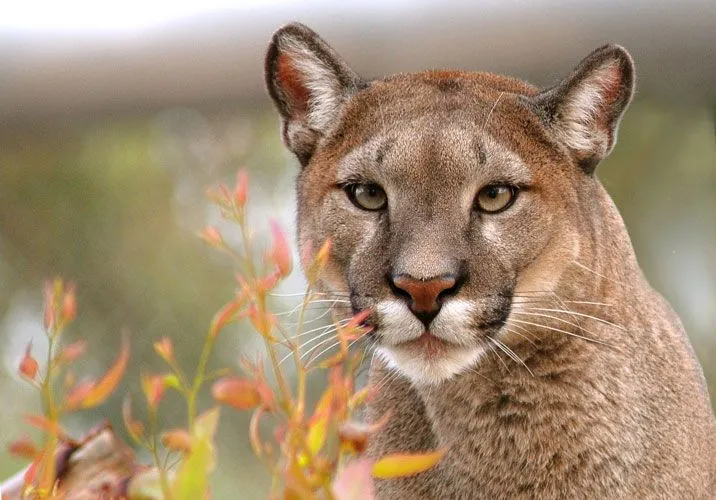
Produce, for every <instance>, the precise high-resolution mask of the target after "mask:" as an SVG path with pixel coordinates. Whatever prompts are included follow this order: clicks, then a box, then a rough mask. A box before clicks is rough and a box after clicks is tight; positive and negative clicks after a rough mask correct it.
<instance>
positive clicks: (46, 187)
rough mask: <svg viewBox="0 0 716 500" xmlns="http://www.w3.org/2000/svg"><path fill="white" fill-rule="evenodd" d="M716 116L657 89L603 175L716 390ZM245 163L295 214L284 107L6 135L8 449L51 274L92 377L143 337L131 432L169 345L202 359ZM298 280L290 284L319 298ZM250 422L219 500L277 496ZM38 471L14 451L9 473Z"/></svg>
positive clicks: (225, 354)
mask: <svg viewBox="0 0 716 500" xmlns="http://www.w3.org/2000/svg"><path fill="white" fill-rule="evenodd" d="M713 120H714V116H713V111H712V110H710V109H701V108H688V109H684V108H682V107H681V106H679V105H678V104H671V103H654V102H649V101H648V100H646V99H645V98H642V99H641V101H639V102H637V103H636V104H635V105H634V106H633V108H632V110H631V111H630V112H629V113H627V116H626V118H625V120H624V122H623V124H622V127H621V133H620V138H619V143H618V145H617V147H616V149H615V151H614V153H613V154H612V155H611V156H610V157H609V158H608V159H607V160H606V161H605V162H603V164H602V165H601V166H600V169H599V175H600V177H601V178H602V180H603V182H604V183H605V186H606V187H607V189H608V190H609V192H610V193H611V194H612V195H613V197H614V200H615V202H616V203H617V205H618V206H619V208H620V210H621V211H622V214H623V216H624V218H625V220H626V223H627V227H628V228H629V230H630V234H631V236H632V239H633V242H634V246H635V248H636V251H637V255H638V256H639V259H640V262H641V264H642V267H643V268H644V271H645V273H646V275H647V276H648V277H649V279H650V281H651V282H652V283H653V285H654V286H655V287H656V288H657V289H658V290H660V291H661V292H662V293H664V295H665V296H666V297H667V298H668V299H669V300H670V301H671V302H672V304H673V306H674V307H675V309H676V310H677V312H678V313H679V314H680V315H681V318H682V320H683V321H684V324H685V326H686V328H687V330H688V332H689V335H690V336H691V339H692V341H693V343H694V346H695V349H696V352H697V355H698V356H699V358H700V360H701V362H702V363H703V365H704V369H705V372H706V375H707V378H708V379H709V383H710V387H711V393H712V395H713V394H714V393H716V357H715V355H716V335H714V328H715V325H716V307H714V304H716V224H714V222H715V221H714V214H716V141H714V125H713ZM239 167H243V168H246V169H248V170H249V171H250V175H251V178H252V185H253V186H252V196H253V197H254V199H255V200H256V201H257V203H254V202H252V206H253V207H254V209H255V210H254V211H255V212H256V213H255V216H256V217H257V218H262V219H264V220H265V219H266V218H268V217H269V216H278V217H279V218H281V219H283V220H284V221H287V220H288V221H290V220H291V218H292V214H293V211H294V208H293V203H294V201H293V200H294V197H293V187H292V184H293V178H294V176H295V168H297V167H296V163H295V162H294V160H293V159H292V158H290V157H289V156H288V154H287V153H285V152H284V150H283V148H282V147H281V146H280V144H279V134H278V125H277V118H276V117H275V115H274V113H273V112H272V111H269V110H264V109H254V110H253V111H246V109H229V108H228V107H227V108H226V109H222V110H216V109H190V108H171V109H167V110H163V111H160V112H157V113H151V114H147V115H143V116H122V115H109V116H100V117H96V118H94V119H89V118H85V119H83V120H75V121H69V122H59V121H56V122H51V121H48V122H45V123H33V124H27V125H24V126H20V125H16V126H14V127H13V128H5V129H3V130H0V284H1V285H2V286H0V359H2V368H1V369H2V375H1V376H0V394H2V397H3V401H6V402H7V401H13V403H14V404H13V405H7V404H6V405H5V410H4V411H3V412H2V414H1V415H0V426H2V428H3V440H0V441H2V442H0V446H5V445H7V442H6V441H4V440H5V439H7V440H9V439H10V437H11V436H14V435H16V434H17V431H18V428H19V427H20V425H21V424H20V422H21V419H20V415H21V414H24V413H28V412H31V411H33V410H34V409H36V408H34V407H33V405H34V404H36V403H34V399H33V397H32V395H31V394H28V392H27V388H26V387H25V386H24V385H23V384H19V383H17V375H16V367H17V363H18V361H19V360H20V359H21V358H22V356H23V352H24V348H25V345H26V344H27V341H28V340H29V339H30V338H34V339H35V341H36V344H35V345H34V348H35V349H36V350H37V352H38V357H41V356H42V354H41V352H42V349H43V348H44V349H46V348H47V346H46V345H45V346H44V347H43V346H42V345H41V338H42V297H41V296H40V293H39V292H38V290H39V289H40V287H41V284H42V283H43V282H44V281H45V280H46V279H47V278H48V277H52V276H55V275H62V276H63V277H66V278H68V279H70V280H72V281H73V282H74V283H76V285H77V302H78V309H79V312H80V314H79V315H78V319H77V322H76V325H75V327H74V328H73V332H74V333H75V334H76V335H78V336H81V337H82V338H85V339H87V341H88V352H90V353H92V354H93V355H94V356H95V357H94V358H89V359H86V360H84V361H83V362H82V363H80V365H81V366H80V368H79V371H80V372H82V373H85V372H88V373H93V374H97V375H99V374H100V373H102V372H104V371H105V369H106V367H107V366H109V364H110V363H111V362H112V360H113V359H114V358H115V357H116V351H117V349H118V346H119V344H120V332H122V331H123V330H127V331H128V332H129V334H130V336H131V341H132V358H131V366H130V367H129V368H128V370H127V373H128V376H127V378H126V379H125V380H124V381H123V384H122V387H120V388H119V389H118V390H117V392H116V394H118V395H119V396H117V395H115V396H114V397H112V398H111V399H110V400H109V403H108V407H107V410H106V411H107V412H108V413H107V415H109V417H110V420H111V421H112V423H113V424H114V425H115V428H117V429H122V424H121V410H120V406H121V395H122V394H125V393H127V392H134V393H135V395H137V394H138V391H139V389H138V388H139V387H140V384H139V380H138V375H139V373H140V367H141V369H143V370H145V371H150V372H151V371H155V372H156V371H158V370H159V369H160V364H159V363H158V361H157V357H156V356H155V355H153V351H152V342H154V341H156V340H158V339H159V338H160V337H162V336H166V335H169V336H171V337H172V338H173V340H174V343H175V345H176V352H177V355H178V356H179V358H180V359H179V362H180V363H181V364H183V365H186V366H194V365H195V363H196V361H197V358H198V356H199V352H200V350H201V345H202V343H203V340H204V332H205V331H206V327H207V325H208V324H209V323H210V321H211V317H212V315H213V313H214V312H215V310H216V308H217V306H218V305H220V304H222V303H223V302H224V301H225V299H226V297H228V296H230V294H231V291H232V289H233V287H234V278H233V272H232V268H231V267H230V265H229V264H228V263H226V261H225V260H223V259H220V258H216V256H215V255H213V254H212V253H211V251H210V250H209V249H207V248H206V246H205V245H204V244H203V243H202V242H201V240H200V239H199V238H197V237H196V233H197V231H198V230H199V229H201V228H202V227H204V226H205V225H207V224H219V222H218V221H217V220H216V215H215V211H214V210H212V209H211V208H210V207H209V202H208V200H206V198H205V195H204V193H205V189H206V187H207V186H209V185H213V184H216V183H217V182H218V181H221V180H224V181H227V182H229V183H230V182H232V181H233V176H234V175H235V172H236V171H237V169H238V168H239ZM256 209H257V210H256ZM296 274H297V273H294V276H293V277H292V278H291V279H290V280H289V282H288V284H287V285H286V288H285V291H287V292H294V293H296V292H301V291H302V289H303V284H302V281H301V279H300V277H296ZM237 328H239V329H240V328H242V327H241V326H239V327H237ZM237 339H239V341H238V342H237ZM242 339H243V340H242ZM71 340H73V339H71V338H70V339H68V341H71ZM251 342H252V341H251V340H250V338H249V337H246V336H243V335H241V332H239V334H238V335H225V336H223V337H222V338H221V339H220V340H219V345H218V346H217V351H216V352H217V356H216V357H217V358H218V359H217V360H216V362H217V365H220V366H226V365H232V366H236V364H237V363H238V360H239V352H241V351H248V352H251V351H255V350H257V349H260V346H258V345H255V344H252V343H251ZM237 344H238V345H237ZM314 389H315V388H314ZM712 399H713V398H712ZM204 403H207V404H208V401H205V402H204ZM164 404H166V410H165V411H164V412H163V415H165V416H168V418H167V420H166V421H165V422H162V423H161V425H162V426H163V427H167V428H168V427H172V426H173V425H175V424H176V423H177V422H173V421H172V418H174V417H173V416H176V418H179V417H180V415H181V414H182V412H181V410H180V408H181V407H182V406H181V402H180V401H179V400H178V399H177V398H174V397H173V395H172V394H167V396H166V400H165V403H164ZM172 405H174V406H172ZM205 406H206V405H205ZM138 416H139V417H142V415H141V414H138ZM100 418H102V417H101V415H100V414H93V413H92V412H85V413H83V414H82V416H78V417H76V420H74V421H70V422H69V423H68V428H69V429H70V431H72V430H73V429H74V430H77V431H81V430H82V431H83V430H86V429H87V428H89V427H90V426H91V425H93V424H94V423H96V422H97V420H99V419H100ZM248 418H249V417H248V416H246V415H242V414H233V413H232V414H227V415H226V416H225V418H224V417H222V425H221V428H220V430H219V437H218V442H219V443H220V446H219V452H220V459H219V460H220V462H221V463H222V464H223V465H222V467H221V468H220V469H219V470H217V472H216V473H215V474H214V479H215V495H216V498H229V497H232V496H234V495H235V493H236V490H235V488H236V485H237V484H240V485H241V490H242V493H243V494H242V496H243V497H244V498H259V497H262V496H263V494H261V493H260V492H263V491H265V490H266V488H267V486H268V484H267V475H266V473H265V471H264V470H263V468H262V465H261V464H260V463H259V462H257V461H256V460H255V458H254V457H253V456H252V453H251V450H250V446H249V443H248V436H247V432H246V429H247V427H248ZM82 419H84V420H82ZM222 443H229V444H227V445H223V446H222ZM20 465H21V463H20V462H18V461H14V460H12V459H10V458H9V457H7V456H6V455H3V454H0V476H2V477H6V476H8V475H10V473H12V472H14V471H16V470H18V469H19V467H20Z"/></svg>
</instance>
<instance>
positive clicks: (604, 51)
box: [532, 45, 634, 174]
mask: <svg viewBox="0 0 716 500" xmlns="http://www.w3.org/2000/svg"><path fill="white" fill-rule="evenodd" d="M633 94H634V63H633V61H632V58H631V56H630V55H629V53H628V52H627V51H626V50H625V49H624V48H623V47H620V46H619V45H605V46H604V47H601V48H599V49H597V50H595V51H594V52H592V53H591V54H589V55H588V56H587V57H586V58H584V60H582V62H581V63H579V65H578V66H577V67H576V68H575V69H574V71H573V72H572V74H571V75H569V76H568V77H567V78H565V79H564V80H562V81H561V82H559V83H558V84H557V85H555V86H554V87H551V88H549V89H547V90H544V91H542V92H540V93H539V94H537V95H536V96H534V97H533V98H532V100H533V103H534V105H535V106H536V111H537V113H538V114H539V115H540V116H541V118H542V120H543V121H544V122H545V123H546V124H547V126H548V127H549V128H550V129H551V130H552V131H553V133H554V134H555V136H556V137H557V138H558V139H559V140H560V141H561V142H562V143H563V144H564V145H565V146H567V147H568V148H569V149H570V150H571V151H572V153H573V154H574V157H575V159H576V160H577V161H578V162H579V165H580V166H581V167H582V169H583V170H584V171H585V172H587V173H588V174H591V173H592V172H594V169H595V168H596V166H597V164H598V163H599V162H600V161H601V160H602V159H604V158H605V157H606V156H607V155H608V154H609V153H610V152H611V150H612V148H613V147H614V143H615V142H616V138H617V128H618V127H619V121H620V120H621V117H622V115H623V114H624V111H625V110H626V108H627V106H628V105H629V102H630V101H631V98H632V95H633Z"/></svg>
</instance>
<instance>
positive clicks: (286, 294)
mask: <svg viewBox="0 0 716 500" xmlns="http://www.w3.org/2000/svg"><path fill="white" fill-rule="evenodd" d="M309 293H310V295H312V296H313V295H339V296H348V295H349V292H309ZM269 295H270V296H271V297H304V296H305V295H306V292H297V293H275V292H274V293H269Z"/></svg>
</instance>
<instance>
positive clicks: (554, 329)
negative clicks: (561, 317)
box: [507, 318, 614, 347]
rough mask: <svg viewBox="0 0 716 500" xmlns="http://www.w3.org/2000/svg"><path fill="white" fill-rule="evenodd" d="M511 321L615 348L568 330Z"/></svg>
mask: <svg viewBox="0 0 716 500" xmlns="http://www.w3.org/2000/svg"><path fill="white" fill-rule="evenodd" d="M510 321H514V322H517V323H522V324H525V325H532V326H536V327H538V328H544V329H546V330H553V331H555V332H561V333H564V334H566V335H571V336H573V337H577V338H580V339H583V340H588V341H589V342H594V343H596V344H602V345H605V346H607V347H614V346H612V345H611V344H608V343H607V342H604V341H602V340H597V339H592V338H589V337H585V336H583V335H578V334H576V333H573V332H568V331H567V330H562V329H560V328H554V327H551V326H547V325H540V324H539V323H532V322H530V321H523V320H520V319H515V318H511V319H508V320H507V322H508V323H509V322H510Z"/></svg>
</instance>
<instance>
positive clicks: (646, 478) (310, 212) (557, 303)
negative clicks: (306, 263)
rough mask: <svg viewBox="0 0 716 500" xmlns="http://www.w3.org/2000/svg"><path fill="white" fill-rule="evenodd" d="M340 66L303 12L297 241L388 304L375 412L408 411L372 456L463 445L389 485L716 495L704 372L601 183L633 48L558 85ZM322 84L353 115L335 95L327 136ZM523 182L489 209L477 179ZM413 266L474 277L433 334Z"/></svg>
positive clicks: (354, 290)
mask: <svg viewBox="0 0 716 500" xmlns="http://www.w3.org/2000/svg"><path fill="white" fill-rule="evenodd" d="M282 44H283V45H284V46H286V47H290V48H291V50H292V51H293V54H294V57H295V54H302V55H300V56H299V57H307V58H309V60H300V61H295V62H293V63H291V61H290V60H289V64H290V68H293V69H295V70H296V71H299V73H300V71H301V69H302V68H303V70H305V69H306V68H311V67H320V75H318V76H316V75H310V76H309V75H306V76H305V77H304V79H303V80H301V78H300V74H299V76H298V79H296V75H295V74H293V73H292V74H291V78H289V79H286V78H284V79H282V78H281V75H280V72H277V71H275V69H274V67H275V64H274V61H275V60H276V58H277V57H280V55H281V52H280V46H281V45H282ZM277 47H279V49H277ZM337 57H338V56H337V55H336V54H335V53H334V52H333V51H332V49H330V47H328V46H327V45H325V42H323V41H322V40H320V38H318V37H317V35H315V33H313V32H312V31H310V30H309V29H308V28H306V27H304V26H302V25H296V24H294V25H289V26H287V27H285V28H282V30H279V32H277V33H276V35H274V41H273V42H272V47H271V48H270V50H269V55H268V57H267V82H268V86H269V91H270V92H271V95H272V96H273V97H274V99H275V100H276V104H277V106H278V108H279V111H280V112H281V115H282V118H283V120H284V131H286V130H290V129H292V128H293V129H300V130H303V131H304V132H303V135H300V136H297V135H296V136H290V135H287V134H286V132H285V134H284V138H285V140H286V142H287V145H288V147H289V148H291V149H292V150H293V151H294V152H296V154H297V155H298V156H299V159H301V161H302V163H303V164H304V167H303V169H302V171H301V173H300V176H299V179H298V203H299V207H298V208H299V212H298V226H299V239H300V245H301V246H302V247H303V248H307V247H309V246H310V247H311V248H314V249H315V248H317V247H318V245H320V243H321V242H323V241H324V240H326V239H328V238H330V239H331V240H332V241H333V252H332V256H331V262H330V266H329V272H328V273H327V275H326V277H325V278H324V280H323V283H322V286H323V289H324V291H326V292H327V293H336V294H338V293H349V294H350V299H351V304H352V309H353V311H357V310H361V309H365V308H371V309H372V310H373V311H374V312H373V315H372V316H371V318H370V323H371V324H372V325H373V326H374V327H375V331H374V333H372V334H371V335H372V337H371V340H373V341H374V342H375V344H376V346H377V349H378V351H377V352H378V354H377V355H376V356H375V357H374V362H373V365H372V367H371V376H370V378H371V382H372V383H373V384H375V386H376V387H379V392H378V396H377V397H376V398H375V399H374V400H373V401H372V402H371V404H370V408H369V414H368V417H369V419H371V420H377V419H378V418H380V417H381V416H382V415H383V414H384V413H385V412H387V411H390V412H391V414H392V418H391V420H390V422H389V424H388V425H387V426H386V427H385V428H384V429H383V430H381V431H380V432H379V434H378V435H376V436H375V437H374V439H373V440H372V442H371V446H370V450H369V453H370V455H371V456H373V457H376V458H377V457H380V456H382V455H384V454H386V453H393V452H411V451H413V452H414V451H425V450H432V449H435V448H446V449H447V450H448V451H447V454H446V455H445V457H444V458H443V460H442V461H441V462H440V463H439V465H438V466H436V467H435V468H433V469H431V470H430V471H428V472H425V473H422V474H419V475H417V476H414V477H411V478H407V479H400V480H391V481H379V482H378V484H377V491H378V497H379V498H382V499H396V498H406V499H410V500H416V499H422V498H424V499H433V498H458V499H472V498H485V499H503V498H504V499H515V498H525V499H526V498H538V499H551V498H565V499H574V498H600V499H604V498H609V499H611V498H659V499H660V498H663V499H672V498H685V499H686V498H713V494H714V488H715V487H714V482H715V481H716V424H715V423H714V416H713V414H712V411H711V409H710V405H709V397H708V394H707V390H706V386H705V382H704V379H703V375H702V372H701V368H700V366H699V364H698V362H697V360H696V359H695V357H694V354H693V351H692V348H691V346H690V345H689V342H688V339H687V337H686V334H685V332H684V330H683V327H682V325H681V323H680V321H679V319H678V317H677V316H676V315H675V314H674V312H673V311H672V309H671V307H670V306H669V305H668V304H667V303H666V301H665V300H664V299H663V298H662V297H661V296H660V295H659V294H658V293H657V292H655V291H654V290H653V289H652V288H651V287H650V286H649V284H648V283H647V281H646V279H645V278H644V276H643V275H642V272H641V270H640V268H639V265H638V263H637V261H636V258H635V256H634V252H633V249H632V246H631V242H630V240H629V237H628V235H627V232H626V230H625V228H624V224H623V222H622V220H621V217H620V216H619V213H618V211H617V209H616V208H615V206H614V205H613V203H612V201H611V199H610V198H609V196H608V194H607V193H606V191H605V190H604V188H603V187H602V186H601V184H600V183H599V181H598V180H597V179H596V177H595V176H594V175H592V171H593V170H594V167H595V166H596V164H597V163H598V161H599V160H600V159H602V158H603V157H604V156H605V155H606V154H608V152H609V151H610V150H611V148H612V147H613V145H614V142H615V140H616V131H617V126H618V123H619V119H620V118H621V115H622V113H623V111H624V109H625V108H626V106H627V105H628V103H629V100H630V98H631V94H632V90H633V67H632V63H631V59H630V58H629V56H628V54H626V52H625V51H624V50H623V49H621V48H619V47H616V46H607V47H604V48H602V49H599V50H598V51H595V52H594V53H593V54H592V55H590V56H589V57H588V58H586V59H585V60H584V61H583V62H582V63H581V65H580V66H578V67H577V69H576V70H575V71H574V72H573V73H572V75H570V76H569V77H568V78H567V79H565V80H563V81H562V82H560V83H559V84H557V85H555V86H554V87H552V88H550V89H547V90H545V91H538V90H537V89H535V88H533V87H532V86H530V85H527V84H525V83H523V82H520V81H518V80H514V79H510V78H507V77H503V76H498V75H491V74H486V73H464V72H455V71H428V72H424V73H417V74H407V75H396V76H393V77H390V78H386V79H382V80H375V81H370V82H363V81H360V80H357V79H356V77H355V74H354V73H352V72H351V73H349V74H346V73H345V71H349V70H346V68H347V66H346V65H345V63H343V62H342V61H341V60H340V59H337ZM311 58H314V59H315V60H313V59H311ZM282 64H283V63H282ZM326 68H333V70H332V71H335V73H336V74H335V75H334V79H333V80H331V76H330V74H329V73H330V71H328V70H327V69H326ZM321 79H327V80H326V81H320V80H321ZM302 81H305V82H307V83H306V84H305V85H303V84H302V83H301V82H302ZM339 84H340V85H339ZM322 88H323V89H329V90H327V91H328V92H329V93H330V95H329V96H326V97H327V98H328V99H330V102H329V104H330V106H333V107H335V106H338V108H337V109H335V110H334V111H335V114H334V115H333V116H331V117H329V116H328V115H327V114H326V110H327V109H329V108H330V106H318V107H316V108H315V109H317V110H319V111H320V112H321V123H322V125H321V127H322V128H321V129H320V130H316V129H315V128H311V126H310V123H309V124H307V122H306V121H305V117H304V116H305V115H306V114H308V115H309V116H310V115H311V106H315V103H317V102H320V101H321V99H322V95H321V89H322ZM339 88H340V89H342V90H337V89H339ZM303 94H305V95H306V97H305V99H307V101H305V102H294V101H295V99H294V101H291V99H292V96H294V98H295V96H301V95H303ZM336 103H342V104H336ZM303 106H307V107H308V109H307V111H304V112H303V115H301V114H296V113H292V112H291V111H290V110H291V109H292V108H293V109H302V107H303ZM349 181H350V182H357V181H360V182H372V183H376V184H378V185H380V186H381V187H382V188H383V189H384V190H385V192H386V193H387V196H388V200H389V201H388V208H387V209H386V210H385V211H384V212H367V211H363V210H361V209H359V208H357V207H356V206H354V205H353V204H352V203H351V202H350V201H349V199H348V197H347V195H346V193H345V192H344V190H343V189H342V188H341V185H342V184H343V183H346V182H349ZM504 181H509V182H510V183H513V184H518V185H521V186H523V189H522V190H521V192H520V193H519V195H518V196H517V198H516V201H515V203H514V205H513V206H511V207H510V208H508V209H507V210H505V211H504V212H502V213H499V214H494V215H490V214H482V213H478V212H475V211H474V210H473V207H472V203H473V199H474V197H475V195H476V193H477V192H478V191H479V190H480V188H481V187H483V186H485V185H487V184H490V183H494V182H504ZM397 275H408V276H411V277H412V278H414V279H417V280H427V279H436V278H437V277H440V276H446V275H450V276H453V277H455V276H456V277H458V278H459V279H460V280H461V281H460V285H459V287H456V288H455V290H454V291H453V292H451V294H450V295H449V296H446V297H445V298H444V299H443V309H442V310H441V311H440V313H439V314H438V315H437V317H435V319H434V320H433V321H432V323H430V326H429V327H428V326H423V323H421V322H420V321H418V319H417V318H416V317H414V316H413V315H412V313H411V312H410V311H409V309H408V307H407V306H406V300H407V299H406V298H405V297H404V296H401V295H400V294H399V293H398V294H397V295H396V293H397V292H396V291H395V287H393V288H391V284H390V282H391V280H392V279H393V278H391V276H397ZM348 312H350V311H348ZM503 313H504V314H506V317H504V318H503V317H502V316H501V314H503ZM426 328H429V331H430V333H431V334H432V335H433V339H432V340H428V341H426V342H422V341H421V340H419V338H418V337H420V336H421V335H422V332H423V330H425V329H426ZM424 338H425V337H424V336H423V337H420V339H424ZM435 339H437V340H435ZM421 342H422V343H421ZM510 353H511V354H510Z"/></svg>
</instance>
